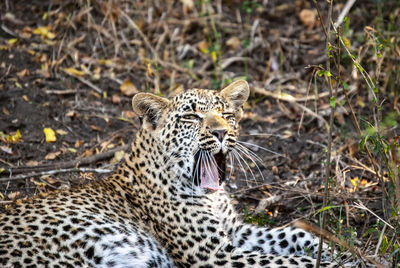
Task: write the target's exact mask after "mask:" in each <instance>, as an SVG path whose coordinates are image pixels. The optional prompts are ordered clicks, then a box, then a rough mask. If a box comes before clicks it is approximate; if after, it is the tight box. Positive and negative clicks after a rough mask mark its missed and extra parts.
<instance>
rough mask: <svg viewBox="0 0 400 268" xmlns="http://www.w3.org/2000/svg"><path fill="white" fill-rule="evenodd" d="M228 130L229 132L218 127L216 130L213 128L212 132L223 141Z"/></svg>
mask: <svg viewBox="0 0 400 268" xmlns="http://www.w3.org/2000/svg"><path fill="white" fill-rule="evenodd" d="M226 132H227V131H226V129H216V130H213V131H212V132H211V134H213V135H214V136H215V137H217V138H218V140H219V141H220V142H222V140H223V139H224V137H225V135H226Z"/></svg>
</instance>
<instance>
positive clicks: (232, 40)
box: [226, 36, 240, 50]
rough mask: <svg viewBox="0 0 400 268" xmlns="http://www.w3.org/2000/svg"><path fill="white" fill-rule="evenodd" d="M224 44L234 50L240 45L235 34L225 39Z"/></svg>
mask: <svg viewBox="0 0 400 268" xmlns="http://www.w3.org/2000/svg"><path fill="white" fill-rule="evenodd" d="M226 46H227V47H229V49H232V50H236V49H238V48H239V47H240V39H239V38H238V37H237V36H233V37H231V38H229V39H228V40H226Z"/></svg>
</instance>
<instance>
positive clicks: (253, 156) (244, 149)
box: [236, 143, 264, 164]
mask: <svg viewBox="0 0 400 268" xmlns="http://www.w3.org/2000/svg"><path fill="white" fill-rule="evenodd" d="M236 145H237V146H238V147H237V148H236V149H238V150H240V151H241V152H242V153H243V154H244V155H245V156H246V157H248V158H251V159H252V160H254V159H255V160H257V161H258V162H260V163H261V164H264V163H263V161H262V159H261V157H259V156H258V155H257V154H256V153H255V152H253V151H252V150H250V149H249V148H247V147H245V146H243V145H241V144H240V143H237V144H236Z"/></svg>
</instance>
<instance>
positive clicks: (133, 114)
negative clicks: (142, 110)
mask: <svg viewBox="0 0 400 268" xmlns="http://www.w3.org/2000/svg"><path fill="white" fill-rule="evenodd" d="M122 115H123V116H124V117H127V118H134V117H135V116H136V114H135V113H134V112H132V111H123V112H122Z"/></svg>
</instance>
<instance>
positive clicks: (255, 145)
mask: <svg viewBox="0 0 400 268" xmlns="http://www.w3.org/2000/svg"><path fill="white" fill-rule="evenodd" d="M236 142H237V143H238V144H244V145H249V146H253V147H256V148H259V149H261V150H264V151H266V152H269V153H272V154H275V155H279V156H281V157H285V156H284V155H283V154H280V153H277V152H274V151H271V150H269V149H267V148H265V147H262V146H259V145H257V144H254V143H250V142H245V141H236ZM247 149H248V148H247Z"/></svg>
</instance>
